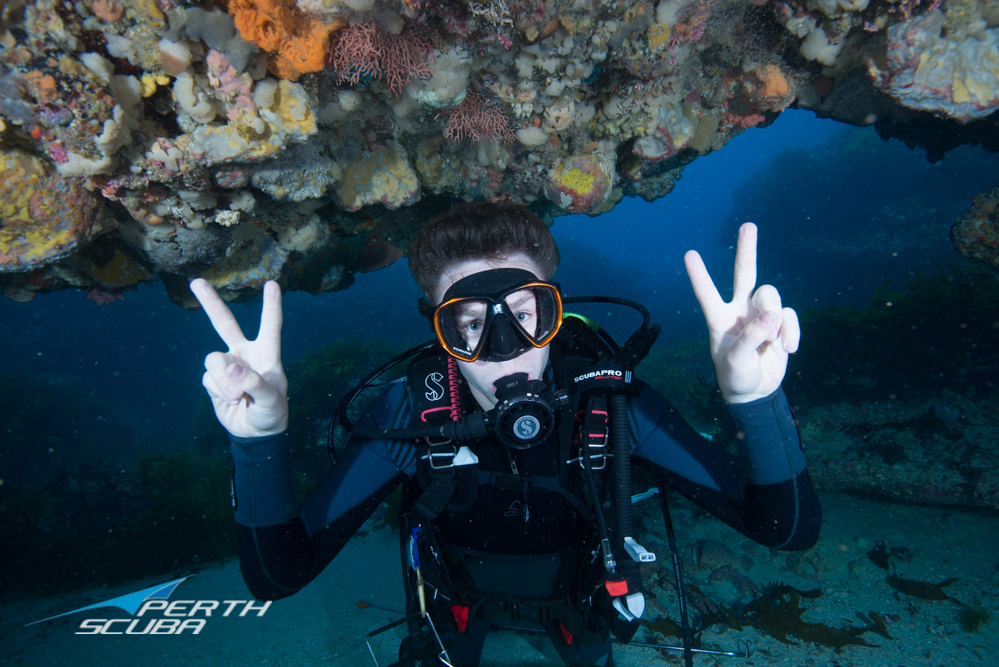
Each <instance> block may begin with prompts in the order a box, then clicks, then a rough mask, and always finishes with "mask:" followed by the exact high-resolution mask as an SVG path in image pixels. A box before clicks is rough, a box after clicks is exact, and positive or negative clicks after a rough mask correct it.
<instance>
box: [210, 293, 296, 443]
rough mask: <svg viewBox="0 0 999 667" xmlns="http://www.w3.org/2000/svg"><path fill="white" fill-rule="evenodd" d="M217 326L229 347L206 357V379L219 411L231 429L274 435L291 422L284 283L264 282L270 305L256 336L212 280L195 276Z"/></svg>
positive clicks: (236, 433) (235, 432)
mask: <svg viewBox="0 0 999 667" xmlns="http://www.w3.org/2000/svg"><path fill="white" fill-rule="evenodd" d="M191 291H192V292H193V293H194V296H195V297H197V299H198V301H199V302H200V303H201V306H202V307H203V308H204V309H205V313H206V314H207V315H208V318H209V319H210V320H211V321H212V326H213V327H215V331H217V332H218V334H219V336H221V337H222V341H223V342H224V343H225V344H226V345H227V346H228V347H229V351H228V352H212V353H211V354H209V355H208V356H207V357H206V358H205V375H204V377H203V378H202V384H204V385H205V389H207V390H208V395H209V396H210V397H211V399H212V404H213V405H214V406H215V415H216V416H217V417H218V420H219V422H220V423H221V424H222V426H224V427H225V429H226V430H227V431H229V433H230V434H232V435H234V436H237V437H243V438H250V437H257V436H263V435H273V434H276V433H280V432H281V431H284V430H285V429H287V428H288V378H286V377H285V374H284V369H283V368H282V367H281V320H282V313H281V288H280V287H279V286H278V284H277V283H276V282H273V281H269V282H268V283H267V284H266V285H264V307H263V310H262V312H261V314H260V331H259V332H258V333H257V339H256V340H247V339H246V338H245V337H244V336H243V331H242V330H241V329H240V328H239V323H238V322H236V318H235V317H233V314H232V311H230V310H229V307H228V306H226V305H225V302H223V301H222V299H221V298H220V297H219V295H218V294H216V293H215V290H214V289H212V286H211V285H209V284H208V282H207V281H205V280H203V279H201V278H198V279H196V280H194V281H192V282H191Z"/></svg>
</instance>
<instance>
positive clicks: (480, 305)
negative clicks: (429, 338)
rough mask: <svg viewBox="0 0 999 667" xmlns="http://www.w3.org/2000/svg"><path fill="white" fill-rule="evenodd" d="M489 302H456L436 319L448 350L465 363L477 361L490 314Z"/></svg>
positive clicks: (438, 313) (437, 326) (465, 300)
mask: <svg viewBox="0 0 999 667" xmlns="http://www.w3.org/2000/svg"><path fill="white" fill-rule="evenodd" d="M489 307H490V303H489V301H487V300H485V299H452V300H451V301H449V302H448V303H445V304H444V305H442V306H441V307H440V308H439V309H438V310H437V313H436V315H435V316H434V327H435V329H436V330H437V335H438V338H439V339H440V341H441V344H443V345H444V349H445V350H447V351H448V353H450V354H451V355H453V356H455V357H457V358H458V359H462V360H465V361H471V360H473V359H475V357H476V356H477V354H478V351H479V347H480V346H481V344H482V333H483V331H484V330H485V328H486V320H487V316H488V315H489V313H488V309H489Z"/></svg>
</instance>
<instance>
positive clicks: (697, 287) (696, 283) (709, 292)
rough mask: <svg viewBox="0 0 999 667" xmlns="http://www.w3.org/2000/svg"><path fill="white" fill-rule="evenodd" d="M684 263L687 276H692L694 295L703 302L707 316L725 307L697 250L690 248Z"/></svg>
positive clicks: (698, 300) (703, 308)
mask: <svg viewBox="0 0 999 667" xmlns="http://www.w3.org/2000/svg"><path fill="white" fill-rule="evenodd" d="M683 263H684V265H685V266H686V267H687V276H688V277H689V278H690V286H691V287H693V288H694V296H695V297H697V302H698V303H699V304H701V310H703V311H704V315H705V317H708V316H709V314H710V313H712V312H714V311H716V310H718V309H719V308H721V307H723V306H724V305H725V302H724V301H722V298H721V295H720V294H719V293H718V288H716V287H715V283H714V281H713V280H711V276H710V275H709V274H708V270H707V268H706V267H705V266H704V260H702V259H701V256H700V255H699V254H698V253H697V251H696V250H688V251H687V253H686V254H685V255H684V256H683Z"/></svg>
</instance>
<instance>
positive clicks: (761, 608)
mask: <svg viewBox="0 0 999 667" xmlns="http://www.w3.org/2000/svg"><path fill="white" fill-rule="evenodd" d="M821 595H822V591H821V590H819V589H815V590H813V591H799V590H797V589H795V588H793V587H791V586H789V585H787V584H774V585H773V586H771V587H770V588H769V589H767V591H766V593H765V594H764V595H763V596H762V597H760V598H757V599H755V600H753V601H752V602H750V603H749V604H748V605H746V608H745V609H744V610H743V614H742V617H741V618H740V620H741V621H743V622H744V623H745V624H746V625H749V626H752V627H754V628H756V629H757V630H759V631H760V632H764V633H766V634H768V635H770V636H771V637H773V638H774V639H776V640H777V641H779V642H782V643H784V644H791V643H792V642H791V640H790V639H788V636H789V635H790V636H794V637H796V638H798V639H800V640H802V641H806V642H812V643H815V644H821V645H823V646H826V647H828V648H833V649H836V650H837V651H838V650H840V649H841V648H843V647H844V646H849V645H854V646H869V647H871V648H878V646H877V645H875V644H868V643H867V641H866V640H865V639H864V638H863V637H862V635H864V634H866V633H868V632H874V633H876V634H879V635H881V636H882V637H885V638H886V639H892V637H891V635H889V634H888V626H887V625H886V624H885V622H884V619H882V618H881V615H880V614H878V613H877V612H873V611H872V612H869V613H868V616H865V615H864V614H862V613H861V612H859V611H858V612H857V617H858V618H859V619H860V620H861V621H863V622H864V625H862V626H857V625H845V626H843V627H841V628H834V627H830V626H828V625H825V624H824V623H809V622H808V621H805V620H803V619H802V618H801V616H802V615H803V614H804V613H805V612H806V611H808V610H807V609H802V608H801V606H800V603H801V598H802V597H808V598H818V597H819V596H821Z"/></svg>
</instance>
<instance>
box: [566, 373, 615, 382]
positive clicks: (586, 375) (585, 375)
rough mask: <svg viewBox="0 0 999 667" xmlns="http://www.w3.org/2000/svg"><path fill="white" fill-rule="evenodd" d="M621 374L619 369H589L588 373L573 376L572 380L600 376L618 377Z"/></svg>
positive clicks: (579, 380)
mask: <svg viewBox="0 0 999 667" xmlns="http://www.w3.org/2000/svg"><path fill="white" fill-rule="evenodd" d="M622 375H623V373H621V371H614V370H605V371H591V372H589V373H584V374H583V375H579V376H577V377H575V378H573V380H572V381H573V382H582V381H583V380H589V379H590V378H595V377H600V378H608V377H611V378H620V377H621V376H622Z"/></svg>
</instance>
